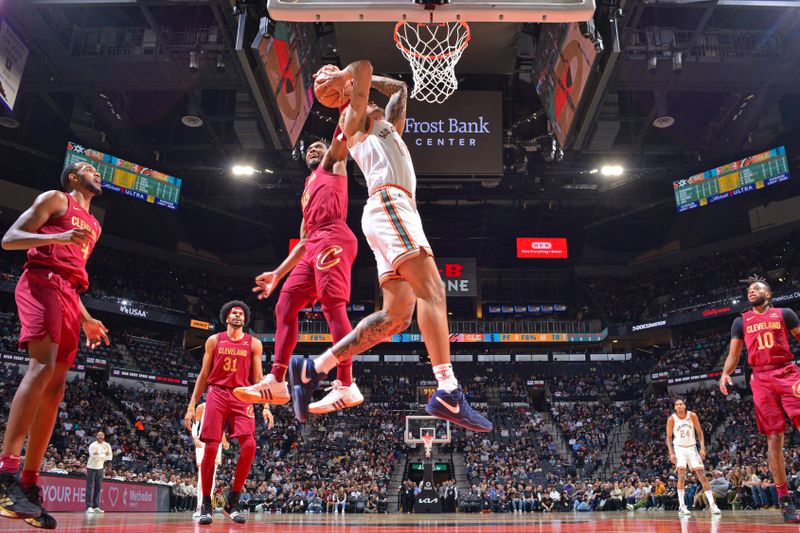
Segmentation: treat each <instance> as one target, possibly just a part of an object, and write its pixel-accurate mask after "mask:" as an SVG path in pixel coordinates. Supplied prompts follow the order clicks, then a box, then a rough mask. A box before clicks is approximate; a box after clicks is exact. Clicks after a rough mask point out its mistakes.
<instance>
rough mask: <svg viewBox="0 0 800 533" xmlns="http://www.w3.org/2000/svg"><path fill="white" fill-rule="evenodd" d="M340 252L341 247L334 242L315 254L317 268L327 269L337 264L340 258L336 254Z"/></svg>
mask: <svg viewBox="0 0 800 533" xmlns="http://www.w3.org/2000/svg"><path fill="white" fill-rule="evenodd" d="M340 253H342V247H341V246H339V245H336V244H334V245H332V246H328V247H327V248H325V249H324V250H322V251H321V252H320V253H319V254H317V264H316V266H317V270H328V269H329V268H333V267H335V266H336V265H338V264H339V261H341V259H340V258H339V257H336V256H337V255H339V254H340Z"/></svg>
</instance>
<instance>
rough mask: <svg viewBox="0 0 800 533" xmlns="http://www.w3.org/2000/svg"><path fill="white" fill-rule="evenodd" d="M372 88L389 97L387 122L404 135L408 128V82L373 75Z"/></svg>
mask: <svg viewBox="0 0 800 533" xmlns="http://www.w3.org/2000/svg"><path fill="white" fill-rule="evenodd" d="M372 88H373V89H375V90H376V91H378V92H381V93H383V94H385V95H386V96H388V97H389V103H388V104H386V120H388V121H389V122H391V123H392V125H393V126H394V129H396V130H397V133H399V134H400V135H402V134H403V130H404V129H405V127H406V105H407V104H408V87H407V86H406V82H404V81H400V80H395V79H392V78H385V77H383V76H375V75H373V76H372Z"/></svg>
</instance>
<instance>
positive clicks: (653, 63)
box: [647, 54, 658, 74]
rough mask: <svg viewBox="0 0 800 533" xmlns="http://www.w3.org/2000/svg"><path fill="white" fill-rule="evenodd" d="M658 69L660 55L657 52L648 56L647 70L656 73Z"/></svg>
mask: <svg viewBox="0 0 800 533" xmlns="http://www.w3.org/2000/svg"><path fill="white" fill-rule="evenodd" d="M656 70H658V57H656V55H655V54H650V55H648V56H647V72H649V73H650V74H655V73H656Z"/></svg>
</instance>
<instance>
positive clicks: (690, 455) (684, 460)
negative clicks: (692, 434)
mask: <svg viewBox="0 0 800 533" xmlns="http://www.w3.org/2000/svg"><path fill="white" fill-rule="evenodd" d="M675 457H677V458H678V464H677V465H676V466H677V467H678V468H686V466H687V465H688V466H689V469H690V470H695V469H698V468H705V467H704V466H703V460H702V459H701V458H700V454H699V453H698V452H697V448H695V447H694V446H687V447H683V446H676V447H675Z"/></svg>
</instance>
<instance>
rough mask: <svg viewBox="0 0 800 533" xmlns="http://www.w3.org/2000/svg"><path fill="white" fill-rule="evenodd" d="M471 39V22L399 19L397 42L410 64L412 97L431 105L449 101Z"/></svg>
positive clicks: (395, 35)
mask: <svg viewBox="0 0 800 533" xmlns="http://www.w3.org/2000/svg"><path fill="white" fill-rule="evenodd" d="M469 40H470V31H469V25H468V24H467V23H466V22H463V21H458V22H431V23H417V22H407V21H405V20H401V21H400V22H398V23H397V25H396V26H395V27H394V42H395V45H396V46H397V48H398V49H399V50H400V51H401V52H402V53H403V56H405V58H406V59H407V60H408V62H409V63H410V64H411V71H412V73H413V74H414V88H413V89H412V91H411V97H412V98H415V99H417V100H419V101H421V102H428V103H431V104H432V103H439V104H440V103H442V102H444V101H445V100H447V97H448V96H450V95H451V94H453V92H454V91H455V90H456V89H457V88H458V79H457V78H456V73H455V67H456V64H457V63H458V60H459V59H461V54H462V53H463V52H464V50H465V49H466V48H467V45H469Z"/></svg>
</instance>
